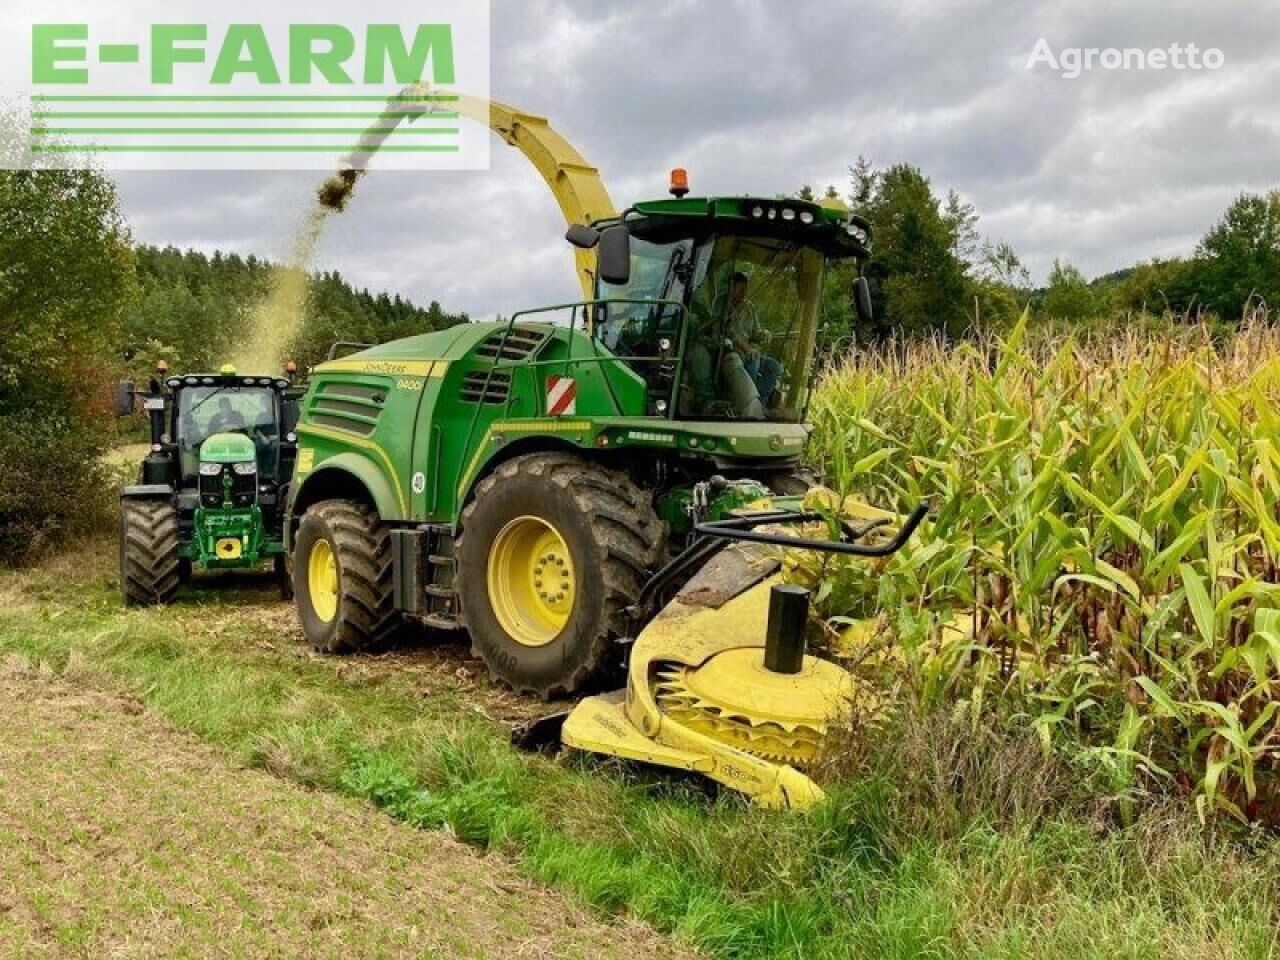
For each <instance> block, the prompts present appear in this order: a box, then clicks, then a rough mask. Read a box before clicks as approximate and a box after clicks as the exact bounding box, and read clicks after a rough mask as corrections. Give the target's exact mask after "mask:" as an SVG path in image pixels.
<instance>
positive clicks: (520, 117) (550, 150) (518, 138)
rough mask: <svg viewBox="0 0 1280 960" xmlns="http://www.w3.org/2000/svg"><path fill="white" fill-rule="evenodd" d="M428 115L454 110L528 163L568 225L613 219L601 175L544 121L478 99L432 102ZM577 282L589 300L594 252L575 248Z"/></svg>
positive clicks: (460, 97)
mask: <svg viewBox="0 0 1280 960" xmlns="http://www.w3.org/2000/svg"><path fill="white" fill-rule="evenodd" d="M432 110H436V111H445V110H447V111H456V112H457V113H459V114H460V115H461V116H464V117H467V118H468V119H470V120H475V121H476V122H477V123H487V124H488V125H489V129H490V130H492V131H493V132H494V133H496V134H497V135H498V136H500V137H501V138H502V139H503V140H505V141H506V142H507V143H509V144H510V145H511V146H513V147H515V148H516V149H517V150H519V151H520V152H521V153H523V154H524V155H525V157H527V158H528V160H529V162H530V163H532V164H533V166H534V169H536V170H537V171H538V173H540V174H541V175H542V179H543V180H545V181H546V184H547V186H548V187H550V188H551V193H552V194H553V195H554V196H555V198H556V202H557V203H558V204H560V212H561V213H563V214H564V219H565V222H566V223H568V224H574V223H583V224H589V223H591V222H592V221H593V220H601V219H605V218H607V217H614V216H617V211H616V210H615V209H614V206H613V201H612V200H610V199H609V191H607V190H606V189H605V187H604V181H603V180H601V179H600V171H599V170H597V169H596V168H595V167H593V166H591V165H590V164H589V163H587V161H586V160H585V159H583V156H582V154H580V153H579V152H578V151H577V150H576V149H575V148H574V146H573V144H571V143H570V142H569V141H568V140H566V139H565V138H564V137H562V136H561V135H560V134H558V133H557V132H556V131H555V130H553V129H552V128H551V125H550V124H549V123H548V122H547V119H546V117H535V116H533V115H532V114H528V113H522V112H521V111H519V110H517V109H516V108H515V107H511V106H508V105H507V104H505V103H499V102H498V101H496V100H486V99H484V98H483V97H468V96H466V95H460V96H459V97H458V99H457V100H450V101H442V102H437V103H433V105H432ZM574 258H575V260H576V261H577V269H578V282H579V283H581V284H582V294H583V298H584V299H586V300H590V299H591V298H592V296H593V289H594V277H595V266H596V253H595V251H594V250H582V249H580V248H577V247H575V248H574Z"/></svg>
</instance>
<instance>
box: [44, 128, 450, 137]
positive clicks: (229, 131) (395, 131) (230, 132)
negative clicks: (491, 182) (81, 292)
mask: <svg viewBox="0 0 1280 960" xmlns="http://www.w3.org/2000/svg"><path fill="white" fill-rule="evenodd" d="M368 132H369V131H368V130H364V129H361V128H360V127H32V128H31V135H32V136H34V137H47V136H63V135H66V134H77V133H93V134H105V135H109V136H125V135H132V134H147V135H151V134H160V135H162V136H166V137H167V136H169V135H170V134H174V135H186V134H195V135H200V134H218V135H220V136H236V135H239V134H242V133H243V134H285V135H288V134H307V135H315V134H331V133H334V134H336V133H343V134H348V133H353V134H356V135H359V134H363V133H368ZM457 132H458V128H457V127H441V128H439V129H434V130H416V129H408V130H406V129H404V128H397V127H388V128H387V130H386V133H387V135H388V136H397V137H398V136H437V135H451V134H455V133H457Z"/></svg>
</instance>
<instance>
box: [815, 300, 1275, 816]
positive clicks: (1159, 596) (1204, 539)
mask: <svg viewBox="0 0 1280 960" xmlns="http://www.w3.org/2000/svg"><path fill="white" fill-rule="evenodd" d="M811 418H812V420H813V422H814V424H815V433H814V445H815V446H814V450H815V455H816V457H817V459H818V460H819V461H820V463H821V465H822V467H823V468H824V471H825V473H826V475H827V477H828V478H829V479H830V481H831V482H832V484H833V485H834V486H835V487H836V488H837V489H838V490H839V491H841V492H842V493H849V494H855V495H857V496H858V497H859V498H860V499H864V500H867V501H870V502H872V503H875V504H877V505H884V506H887V507H889V508H892V509H896V510H899V511H902V512H905V511H906V510H908V509H909V508H910V507H911V506H913V505H914V504H915V503H917V502H918V501H919V500H920V499H922V498H927V499H928V500H929V501H930V502H931V503H932V505H933V508H934V515H933V520H932V522H931V523H927V524H926V525H925V527H924V528H922V530H921V532H920V533H919V534H918V535H917V537H916V539H915V542H914V543H913V544H912V545H911V547H910V548H909V549H907V550H905V551H903V552H902V553H900V554H898V555H896V556H894V557H892V558H890V559H888V560H886V561H881V562H879V563H876V564H870V565H869V564H867V563H865V562H855V561H842V562H834V563H833V562H830V561H828V562H827V563H826V565H825V566H824V567H823V568H822V569H821V570H820V571H818V570H814V571H811V572H812V573H813V574H815V575H814V576H813V580H814V582H815V583H816V584H818V593H817V595H816V600H817V601H818V604H817V605H818V609H819V610H821V611H823V612H825V614H827V615H828V616H831V617H832V619H831V620H830V621H829V622H830V624H831V625H832V626H833V627H834V628H835V629H836V630H839V629H841V628H843V627H844V626H845V625H847V624H851V623H853V622H855V621H857V620H860V619H862V618H867V617H875V618H877V619H876V621H875V622H876V624H877V626H876V628H875V629H873V630H870V631H863V632H860V633H859V634H858V636H857V643H856V646H858V647H859V649H857V650H856V652H855V656H854V661H855V662H856V664H857V669H858V671H859V673H860V674H861V675H863V676H864V678H865V679H868V680H869V681H870V682H872V683H874V684H876V685H877V686H878V688H879V689H880V691H881V693H882V694H884V695H888V696H891V697H895V698H897V699H899V700H900V701H901V700H903V699H904V698H910V699H911V700H912V701H914V702H916V703H918V704H919V705H921V706H936V705H938V704H954V705H955V706H954V708H955V709H957V710H961V711H968V712H969V713H970V715H971V717H972V719H973V722H975V723H977V722H980V721H982V720H983V719H984V718H988V717H990V716H993V715H999V716H1003V717H1004V718H1005V719H1006V720H1008V721H1010V722H1015V723H1018V722H1025V723H1029V724H1031V725H1033V726H1034V728H1035V729H1036V730H1037V731H1038V733H1039V734H1040V737H1041V739H1042V742H1043V743H1044V745H1045V748H1046V749H1047V750H1054V749H1058V750H1064V751H1069V752H1070V753H1071V755H1072V756H1073V757H1076V758H1083V760H1084V761H1087V762H1088V763H1090V764H1091V769H1092V770H1094V771H1095V772H1096V771H1101V772H1102V774H1104V775H1105V776H1106V777H1107V778H1109V781H1110V782H1111V783H1112V784H1113V785H1115V786H1116V788H1117V789H1118V790H1120V791H1122V792H1123V791H1129V792H1130V795H1131V794H1132V792H1137V791H1143V790H1150V789H1161V788H1163V789H1166V790H1173V791H1181V792H1183V793H1186V794H1187V795H1190V796H1193V797H1194V798H1195V803H1196V805H1197V807H1198V809H1199V810H1200V812H1201V814H1202V816H1203V815H1206V814H1207V813H1208V812H1210V811H1222V812H1226V813H1229V814H1231V815H1232V816H1235V817H1237V818H1240V819H1250V818H1259V819H1265V820H1268V821H1271V822H1278V821H1280V777H1277V771H1276V761H1277V758H1278V757H1280V724H1278V723H1277V716H1276V713H1277V710H1278V709H1280V570H1278V568H1277V563H1278V559H1280V332H1277V331H1276V330H1274V329H1272V328H1271V327H1270V326H1268V325H1267V324H1265V323H1261V322H1256V323H1252V324H1250V325H1248V326H1246V327H1245V328H1243V329H1242V330H1241V331H1240V332H1239V333H1237V334H1235V335H1234V336H1233V337H1232V338H1230V339H1228V340H1226V341H1219V342H1215V341H1213V340H1212V339H1211V338H1210V336H1209V334H1208V333H1207V332H1206V331H1205V330H1204V329H1203V328H1198V327H1190V328H1184V329H1181V330H1177V332H1175V333H1172V334H1170V333H1169V332H1167V331H1166V332H1165V333H1163V334H1162V335H1160V336H1153V335H1150V334H1144V333H1137V332H1118V333H1115V334H1112V335H1106V336H1098V337H1092V338H1090V339H1087V340H1086V339H1079V338H1077V339H1072V338H1062V337H1052V336H1047V335H1040V336H1036V335H1032V334H1028V332H1027V321H1026V318H1025V317H1024V318H1023V320H1022V322H1020V323H1019V324H1018V325H1017V327H1016V328H1015V329H1014V330H1013V331H1012V333H1010V334H1009V336H1008V337H1007V338H1006V339H995V338H990V339H980V340H977V341H972V342H965V343H961V344H959V345H955V346H943V345H941V344H938V343H931V342H924V343H912V344H899V345H892V344H890V345H886V346H884V347H882V348H878V349H876V350H874V351H869V352H862V353H859V354H857V355H855V356H853V357H851V358H849V359H847V360H846V361H845V362H844V364H843V365H841V366H838V367H835V368H833V369H831V370H830V371H828V373H827V374H826V376H825V378H824V380H823V383H822V385H821V388H820V389H819V391H818V393H817V395H816V397H815V400H814V403H813V407H812V409H811ZM815 562H816V561H815Z"/></svg>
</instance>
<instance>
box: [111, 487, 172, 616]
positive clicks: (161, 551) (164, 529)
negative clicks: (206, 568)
mask: <svg viewBox="0 0 1280 960" xmlns="http://www.w3.org/2000/svg"><path fill="white" fill-rule="evenodd" d="M180 568H181V563H180V560H179V558H178V511H177V510H175V509H174V506H173V504H172V503H170V502H169V501H168V500H123V501H121V503H120V594H121V598H122V599H123V600H124V605H125V606H126V607H147V606H154V605H156V604H161V603H168V602H169V601H171V600H172V599H173V597H174V594H176V593H177V592H178V582H179V580H180V579H181V575H180Z"/></svg>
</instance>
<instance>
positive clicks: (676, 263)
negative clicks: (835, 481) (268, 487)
mask: <svg viewBox="0 0 1280 960" xmlns="http://www.w3.org/2000/svg"><path fill="white" fill-rule="evenodd" d="M494 116H498V107H497V106H495V107H494ZM535 119H536V118H535ZM521 122H524V123H525V124H526V127H530V126H531V123H532V121H531V120H530V118H522V117H521V116H519V115H517V116H516V117H515V119H514V120H513V121H512V123H513V128H514V126H515V125H517V124H519V123H521ZM540 129H541V128H540ZM520 135H521V130H520V129H516V130H515V132H514V133H513V134H511V136H510V137H509V139H511V140H513V141H514V142H517V143H519V137H520ZM579 159H580V158H579ZM562 166H563V168H564V170H566V171H567V173H566V174H565V176H564V177H560V178H553V177H552V176H548V177H547V179H548V183H551V184H552V185H553V189H555V188H556V184H563V183H565V182H571V180H572V177H575V176H577V177H581V176H582V174H583V171H584V170H586V171H590V168H587V167H585V166H583V165H581V164H579V163H577V162H576V161H572V158H570V159H569V161H566V162H565V163H564V164H563V165H562ZM590 172H591V173H594V171H590ZM678 173H679V174H682V173H683V171H678ZM582 186H583V185H582V184H581V183H579V184H578V187H579V188H581V187H582ZM587 186H588V187H590V184H587ZM597 187H598V184H597ZM593 189H594V188H593ZM600 192H601V195H602V189H601V191H600ZM686 192H687V190H686V188H685V185H684V182H683V177H673V187H672V194H673V196H672V197H671V198H663V199H659V200H654V201H648V202H640V203H636V204H634V205H633V206H631V207H628V208H627V209H626V210H625V211H624V212H623V213H621V214H616V213H612V212H611V210H609V208H608V207H607V206H606V202H607V200H606V201H601V202H599V203H597V204H596V205H595V208H596V210H600V209H605V210H606V211H608V212H607V213H606V214H605V215H601V216H591V215H582V216H581V217H578V216H574V217H573V218H571V223H572V225H571V226H570V228H569V231H568V234H567V239H568V240H569V242H570V243H571V244H572V245H573V246H574V247H575V248H576V250H577V254H578V263H579V265H580V267H583V269H582V271H581V275H582V276H584V277H586V278H588V281H587V282H588V283H589V284H590V287H589V290H588V293H587V296H586V298H585V299H584V300H583V301H581V302H577V303H572V304H562V305H558V306H555V307H547V308H541V309H536V310H530V311H526V312H521V313H518V314H516V315H514V316H512V317H511V319H510V320H509V321H505V322H490V323H468V324H463V325H461V326H457V327H453V328H451V329H448V330H444V331H440V332H435V333H429V334H425V335H422V336H416V337H410V338H407V339H403V340H399V341H396V342H392V343H386V344H382V345H379V346H376V347H372V348H370V349H366V350H363V351H361V352H358V353H355V354H352V355H350V356H347V357H344V358H342V359H339V360H335V361H332V362H328V363H324V364H321V365H319V366H318V367H317V368H316V369H315V371H314V372H313V375H312V377H311V380H310V385H309V387H308V389H307V392H306V395H305V397H304V398H303V400H302V402H301V410H300V418H299V422H298V425H297V434H298V438H299V441H298V442H299V447H298V457H297V464H296V468H295V473H294V482H293V485H292V487H291V490H290V501H289V511H288V517H287V519H286V526H285V536H286V538H287V541H288V544H289V549H290V550H291V552H292V557H293V577H294V590H295V594H296V602H297V606H298V610H299V615H300V619H301V623H302V627H303V630H304V632H305V634H306V636H307V637H308V638H309V640H310V641H311V642H312V643H313V645H314V646H315V647H316V648H317V649H319V650H321V651H325V652H331V653H344V652H353V651H358V650H364V649H369V648H371V647H376V646H379V645H382V644H384V643H385V642H386V641H387V640H388V639H389V638H390V637H391V636H392V634H393V633H394V632H395V631H396V629H397V627H398V625H399V624H400V623H402V622H403V621H404V620H406V619H408V620H411V621H416V622H419V623H422V624H425V625H427V626H429V627H434V628H442V629H458V628H464V629H465V630H467V631H468V632H469V634H470V638H471V641H472V643H473V645H474V648H475V650H476V651H477V652H478V653H479V655H480V656H481V657H482V658H483V659H484V661H485V663H486V664H487V666H488V668H489V670H490V671H491V673H492V674H493V675H494V677H496V678H498V679H499V680H501V681H503V682H505V683H507V684H509V685H510V686H511V687H513V688H514V689H516V690H517V691H521V692H525V693H530V694H534V695H539V696H542V697H550V696H555V695H560V694H571V693H574V692H577V691H580V690H582V689H584V688H589V687H594V686H598V685H599V684H600V683H601V682H602V681H603V680H605V679H607V678H608V677H609V676H611V675H614V674H615V673H616V669H617V667H618V666H619V665H620V663H621V662H622V659H623V649H624V646H625V641H626V640H627V638H633V637H635V636H636V635H637V631H638V630H639V629H640V627H641V626H642V625H643V624H644V623H645V622H646V619H647V618H648V617H650V616H652V614H653V613H654V612H656V611H657V610H658V609H659V608H660V607H661V606H662V604H663V603H665V602H666V600H667V599H669V598H670V597H671V596H672V595H673V593H674V591H675V590H677V589H678V588H679V587H680V585H681V584H682V583H684V582H685V581H686V580H687V579H688V578H689V576H690V575H691V574H692V573H694V572H696V570H697V567H698V557H697V556H696V554H697V550H698V547H697V544H698V543H699V542H700V538H699V537H698V535H697V534H698V532H699V531H698V528H699V527H700V526H701V525H703V524H707V523H712V524H714V523H716V522H720V521H724V520H727V519H730V518H733V517H736V516H737V515H738V514H739V513H740V512H741V510H742V508H744V507H746V506H748V505H751V504H759V503H761V502H763V501H767V500H768V499H769V498H770V497H785V496H787V495H791V496H792V497H794V496H795V495H797V494H802V493H803V492H804V491H805V490H806V489H807V487H808V484H807V483H806V481H805V480H804V478H803V476H802V474H801V470H800V456H801V452H802V450H803V448H804V446H805V442H806V439H807V437H808V433H809V426H808V425H807V424H806V423H805V420H804V412H805V408H806V402H807V398H808V395H809V389H810V380H811V375H812V369H813V361H814V355H815V353H816V351H817V343H818V339H819V326H820V313H821V303H822V300H823V297H822V291H823V283H824V273H825V271H826V270H827V268H828V265H829V264H831V263H834V262H842V261H843V262H851V263H853V264H855V265H859V264H861V262H862V261H863V260H864V259H865V258H866V257H867V256H868V243H869V228H868V226H867V224H866V223H865V221H862V220H861V219H859V218H858V217H856V216H851V215H850V214H849V212H848V211H847V210H846V209H843V208H842V207H840V206H839V205H838V204H832V203H826V204H819V203H813V202H808V201H804V200H796V199H778V198H766V197H718V198H692V197H686V196H685V195H684V194H685V193H686ZM578 195H579V196H585V195H588V194H587V192H586V191H584V190H582V189H579V193H578ZM557 196H559V197H560V198H561V201H562V208H564V209H565V210H566V212H572V205H571V204H570V202H568V201H567V200H566V199H565V196H564V194H562V193H559V192H558V193H557ZM569 199H570V200H571V199H572V197H570V198H569ZM851 293H852V294H853V295H854V296H855V299H856V303H857V306H858V309H859V311H860V313H862V314H863V315H866V314H867V313H868V312H869V301H868V296H867V289H866V283H865V280H864V279H863V278H862V277H861V276H856V277H855V279H854V281H853V289H852V290H851ZM790 502H791V503H792V504H793V505H797V504H798V501H797V500H794V499H793V500H792V501H790ZM798 515H799V514H797V516H798ZM754 536H755V538H756V539H760V538H765V539H766V540H767V536H766V535H765V534H756V535H754ZM745 538H746V537H745V536H744V537H743V539H745Z"/></svg>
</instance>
